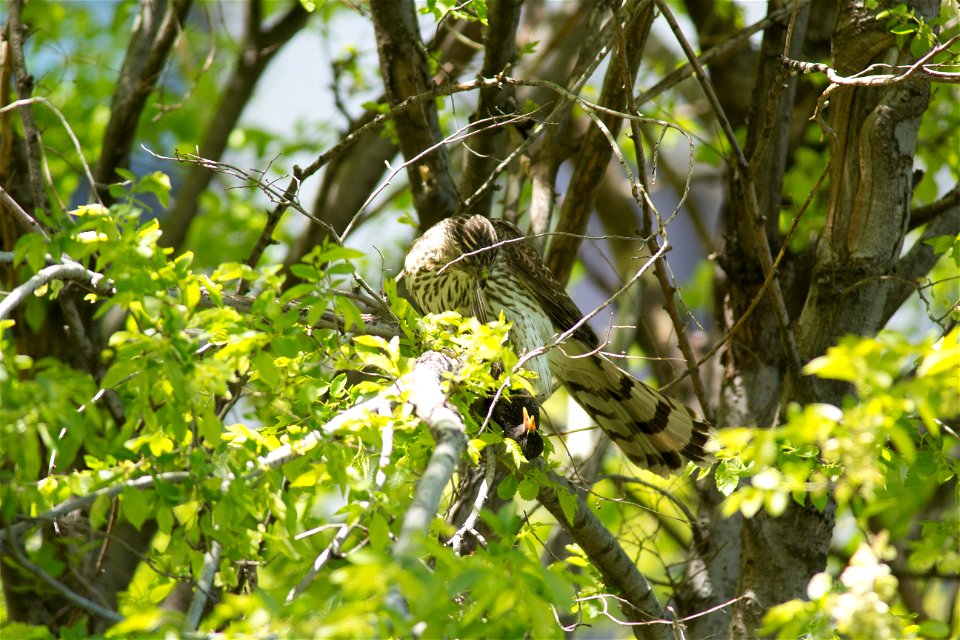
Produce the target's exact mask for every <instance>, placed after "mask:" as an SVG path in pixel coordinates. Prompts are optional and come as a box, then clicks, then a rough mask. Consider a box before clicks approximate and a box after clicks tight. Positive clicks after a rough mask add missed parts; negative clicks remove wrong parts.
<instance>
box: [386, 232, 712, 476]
mask: <svg viewBox="0 0 960 640" xmlns="http://www.w3.org/2000/svg"><path fill="white" fill-rule="evenodd" d="M404 279H405V281H406V283H407V288H408V290H409V291H410V293H411V295H412V296H413V298H414V299H415V300H416V302H417V304H419V305H420V307H421V308H422V309H423V311H425V312H428V313H441V312H444V311H459V312H460V313H461V314H463V315H468V316H475V317H477V318H478V319H479V320H480V321H481V322H486V321H488V320H492V319H494V318H497V317H498V315H499V314H500V312H501V311H502V312H503V314H504V317H505V318H506V320H507V321H508V322H510V323H511V324H512V326H511V329H510V340H511V342H512V343H513V346H514V348H515V349H516V351H517V354H518V355H519V356H520V357H521V358H524V356H525V355H530V356H532V357H530V358H529V359H527V360H526V362H525V363H524V366H525V367H526V368H528V369H530V370H532V371H534V372H536V374H537V377H538V380H536V381H533V385H534V389H535V390H536V396H537V400H538V401H542V400H544V399H546V398H547V397H548V396H549V395H550V394H551V393H552V392H553V390H554V388H555V386H554V379H556V380H557V381H559V383H560V384H563V385H564V386H566V388H567V389H568V390H569V392H570V394H571V395H572V396H573V398H574V399H575V400H576V401H577V402H578V403H579V404H580V406H582V407H583V408H584V410H586V412H587V413H588V414H590V416H591V417H592V418H593V419H594V420H596V422H597V424H599V425H600V427H601V428H602V429H603V431H604V432H605V433H606V434H607V435H608V436H609V437H610V438H612V439H613V441H614V442H616V443H617V445H618V446H619V447H620V449H621V450H622V451H623V452H624V453H625V454H626V455H627V457H628V458H629V459H630V460H631V461H632V462H634V463H635V464H638V465H640V466H642V467H646V468H647V469H650V470H651V471H655V472H657V473H664V472H667V471H675V470H677V469H679V468H680V467H681V466H682V465H683V460H684V459H686V460H692V461H694V462H704V461H706V460H707V459H708V458H709V454H708V452H707V449H706V447H707V442H708V440H709V438H710V433H711V428H710V425H709V424H707V423H706V422H705V421H704V420H703V419H702V418H700V417H698V416H697V415H696V414H695V413H694V412H693V411H692V410H691V409H688V408H687V407H685V406H684V405H682V404H680V403H678V402H676V401H675V400H672V399H670V398H668V397H667V396H665V395H663V394H661V393H660V392H659V391H656V390H654V389H651V388H650V387H648V386H647V385H645V384H643V383H642V382H640V381H639V380H637V379H635V378H634V377H633V376H631V375H630V374H629V373H627V372H626V371H624V370H623V369H621V368H620V367H618V366H617V365H616V364H614V363H613V362H612V361H611V360H610V359H609V358H607V357H606V356H605V355H603V354H602V353H601V352H600V341H599V340H598V339H597V335H596V334H595V333H594V332H593V330H592V329H591V328H590V327H589V326H588V325H587V323H586V322H581V320H583V314H582V313H581V312H580V310H579V309H578V308H577V306H576V304H574V302H573V300H571V299H570V296H568V295H567V293H566V291H565V290H564V288H563V286H562V285H561V284H560V283H559V282H558V281H557V279H556V278H554V277H553V274H552V273H551V272H550V270H549V269H548V268H547V267H546V265H544V263H543V261H542V260H541V258H540V255H539V254H538V253H537V251H536V249H535V248H534V247H533V245H531V244H530V243H529V242H528V241H527V240H526V238H524V236H523V234H522V233H521V232H520V230H519V229H518V228H517V227H516V226H515V225H513V224H511V223H509V222H507V221H505V220H490V219H488V218H485V217H483V216H479V215H475V216H469V217H466V216H457V217H453V218H447V219H445V220H442V221H440V222H438V223H437V224H435V225H434V226H432V227H430V228H429V229H428V230H427V231H426V232H425V233H424V234H423V235H422V236H420V237H419V238H417V239H416V240H415V241H414V242H413V244H412V245H411V246H410V250H409V251H408V252H407V256H406V259H405V261H404ZM567 333H569V336H568V337H566V339H565V340H563V341H562V342H560V343H559V344H555V341H556V339H557V337H558V336H559V335H561V334H567Z"/></svg>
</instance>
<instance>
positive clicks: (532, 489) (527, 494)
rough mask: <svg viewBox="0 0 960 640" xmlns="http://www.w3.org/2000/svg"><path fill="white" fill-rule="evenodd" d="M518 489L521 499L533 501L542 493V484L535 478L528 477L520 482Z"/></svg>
mask: <svg viewBox="0 0 960 640" xmlns="http://www.w3.org/2000/svg"><path fill="white" fill-rule="evenodd" d="M517 489H518V491H519V493H520V497H521V498H523V499H524V500H533V499H535V498H536V497H537V493H538V492H539V491H540V483H539V482H537V481H536V480H535V479H534V478H531V477H529V476H528V477H526V478H524V479H523V480H521V481H520V485H519V487H518V488H517Z"/></svg>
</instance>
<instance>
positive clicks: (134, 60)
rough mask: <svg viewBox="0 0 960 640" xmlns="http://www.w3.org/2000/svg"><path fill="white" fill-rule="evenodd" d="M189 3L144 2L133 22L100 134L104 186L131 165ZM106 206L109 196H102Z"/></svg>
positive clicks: (100, 169)
mask: <svg viewBox="0 0 960 640" xmlns="http://www.w3.org/2000/svg"><path fill="white" fill-rule="evenodd" d="M191 4H192V0H173V2H171V3H169V4H168V3H166V2H163V1H161V0H144V1H143V2H141V3H140V12H139V13H138V14H137V19H136V20H135V22H134V26H133V34H132V35H131V37H130V46H129V47H128V48H127V53H126V56H125V57H124V60H123V67H122V68H121V69H120V77H119V78H118V79H117V85H116V89H115V90H114V93H113V99H112V101H111V103H110V121H109V122H108V123H107V128H106V130H105V131H104V134H103V146H102V150H101V152H100V161H99V162H98V163H97V170H96V174H95V175H96V180H97V183H98V184H101V185H106V184H110V183H111V182H114V181H115V180H116V171H115V170H116V168H117V167H125V166H127V164H128V163H129V162H130V151H131V149H132V148H133V141H134V138H135V137H136V134H137V123H138V122H139V120H140V114H141V113H142V112H143V108H144V106H145V105H146V102H147V97H148V96H149V95H150V93H151V92H152V91H153V89H154V87H155V86H156V84H157V80H158V79H159V78H160V74H161V72H162V71H163V67H164V66H165V65H166V63H167V56H168V55H169V53H170V49H171V47H172V46H173V43H174V42H175V41H176V39H177V37H178V36H179V35H180V24H181V23H182V22H183V21H184V19H185V18H186V16H187V13H188V12H189V11H190V6H191ZM101 196H102V198H103V201H104V202H105V203H109V202H111V201H112V197H111V196H110V194H109V192H106V191H104V192H103V193H102V194H101Z"/></svg>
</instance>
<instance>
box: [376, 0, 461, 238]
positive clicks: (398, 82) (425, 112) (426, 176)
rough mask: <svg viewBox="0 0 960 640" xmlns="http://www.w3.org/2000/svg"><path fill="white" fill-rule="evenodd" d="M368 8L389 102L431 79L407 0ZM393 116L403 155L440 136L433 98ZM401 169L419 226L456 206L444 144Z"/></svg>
mask: <svg viewBox="0 0 960 640" xmlns="http://www.w3.org/2000/svg"><path fill="white" fill-rule="evenodd" d="M370 9H371V12H370V13H371V17H372V19H373V28H374V31H375V32H376V36H377V53H378V54H379V57H380V71H381V74H382V75H383V84H384V87H385V89H386V95H387V100H388V101H389V103H390V104H391V105H395V104H398V103H400V102H402V101H403V100H405V99H406V98H408V97H409V96H413V95H417V94H419V93H422V92H424V91H425V90H428V89H429V88H430V84H431V82H430V76H429V74H428V70H427V64H426V59H425V57H424V55H423V52H422V51H423V43H422V42H421V41H420V35H419V28H418V27H417V19H416V13H415V10H414V6H413V0H373V1H372V2H371V3H370ZM394 122H395V123H396V126H397V137H398V138H399V141H400V150H401V152H402V153H403V157H404V158H406V159H407V160H410V159H412V158H414V157H415V156H417V155H419V154H420V153H422V152H423V151H424V150H425V149H429V148H431V147H433V146H434V145H436V143H437V141H438V140H440V139H441V137H442V136H441V133H440V124H439V118H438V115H437V108H436V105H435V104H434V103H433V102H424V103H422V104H421V105H420V108H417V109H411V110H409V111H403V112H402V113H399V114H397V115H395V116H394ZM407 175H408V177H409V182H410V190H411V192H412V193H413V201H414V205H415V207H416V209H417V212H418V213H419V214H420V226H421V228H423V229H427V228H428V227H430V226H432V225H433V224H434V223H436V222H439V221H440V220H442V219H443V218H446V217H447V216H449V215H450V214H452V213H453V212H454V210H455V209H456V208H457V204H458V199H459V195H458V192H457V188H456V185H455V184H454V182H453V177H452V176H451V175H450V162H449V160H448V157H447V151H446V148H445V147H442V146H441V147H438V148H437V149H436V150H435V151H434V152H433V153H431V154H429V155H426V156H424V157H423V158H421V160H420V162H417V163H416V164H411V165H410V166H409V167H408V168H407Z"/></svg>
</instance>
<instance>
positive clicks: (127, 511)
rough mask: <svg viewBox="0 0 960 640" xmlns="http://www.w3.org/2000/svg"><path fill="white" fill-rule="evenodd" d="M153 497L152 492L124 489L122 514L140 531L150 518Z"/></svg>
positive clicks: (121, 504)
mask: <svg viewBox="0 0 960 640" xmlns="http://www.w3.org/2000/svg"><path fill="white" fill-rule="evenodd" d="M151 495H152V492H148V491H143V490H142V489H130V488H126V489H124V490H123V493H122V494H121V500H120V507H121V513H122V514H123V517H124V518H126V519H127V521H128V522H129V523H130V524H132V525H133V526H134V527H135V528H136V529H137V530H138V531H139V530H140V527H142V526H143V523H144V522H146V520H147V518H148V517H150V502H151Z"/></svg>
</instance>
